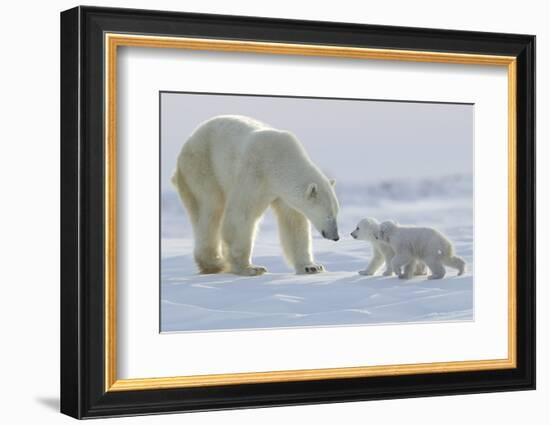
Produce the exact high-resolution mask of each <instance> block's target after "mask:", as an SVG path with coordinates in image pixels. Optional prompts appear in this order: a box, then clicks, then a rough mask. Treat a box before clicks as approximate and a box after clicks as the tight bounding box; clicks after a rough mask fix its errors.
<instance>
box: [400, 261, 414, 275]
mask: <svg viewBox="0 0 550 425" xmlns="http://www.w3.org/2000/svg"><path fill="white" fill-rule="evenodd" d="M417 268H418V261H417V260H416V259H412V260H411V261H410V262H409V263H408V264H407V265H406V266H405V270H404V271H403V275H402V276H399V277H401V278H402V279H412V278H413V276H414V275H415V272H416V270H417Z"/></svg>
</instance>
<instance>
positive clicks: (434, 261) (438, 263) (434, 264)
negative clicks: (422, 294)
mask: <svg viewBox="0 0 550 425" xmlns="http://www.w3.org/2000/svg"><path fill="white" fill-rule="evenodd" d="M425 262H426V265H427V266H428V268H429V269H430V270H431V271H432V274H431V275H430V276H428V279H442V278H443V277H445V273H446V270H445V267H444V266H443V262H442V259H441V258H440V257H439V256H436V255H433V256H431V257H427V258H425Z"/></svg>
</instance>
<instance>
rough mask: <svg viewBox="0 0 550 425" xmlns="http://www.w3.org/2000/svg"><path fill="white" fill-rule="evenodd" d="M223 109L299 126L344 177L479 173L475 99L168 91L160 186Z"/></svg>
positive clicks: (330, 171) (321, 158) (328, 170)
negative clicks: (195, 135) (194, 136)
mask: <svg viewBox="0 0 550 425" xmlns="http://www.w3.org/2000/svg"><path fill="white" fill-rule="evenodd" d="M222 114H231V115H246V116H249V117H252V118H254V119H257V120H259V121H262V122H265V123H266V124H269V125H270V126H271V127H274V128H278V129H282V130H289V131H291V132H293V133H294V134H295V135H296V136H297V137H298V139H299V140H300V142H301V143H302V144H303V145H304V147H305V149H306V150H307V152H308V154H309V156H310V157H311V159H312V160H313V161H314V162H315V163H316V164H317V165H318V166H319V167H320V168H321V169H322V170H323V171H324V172H325V174H326V175H327V176H328V177H330V178H335V179H336V180H337V181H340V182H344V183H346V182H348V183H352V182H353V183H360V182H368V183H372V182H374V181H378V180H391V179H409V178H411V179H416V178H424V177H437V176H443V175H449V174H472V171H473V125H474V106H473V105H464V104H441V103H411V102H396V101H392V102H386V101H371V100H357V101H351V100H333V99H297V98H281V97H256V96H231V95H206V94H185V93H162V94H161V180H162V181H161V190H163V191H164V190H167V189H169V188H170V187H171V186H170V176H171V174H172V171H173V170H174V168H175V163H176V157H177V155H178V153H179V151H180V149H181V147H182V145H183V144H184V143H185V140H186V139H187V137H188V136H189V135H190V134H191V133H192V132H193V130H194V129H195V128H196V127H197V126H198V125H199V124H200V123H201V122H203V121H205V120H207V119H209V118H212V117H214V116H216V115H222Z"/></svg>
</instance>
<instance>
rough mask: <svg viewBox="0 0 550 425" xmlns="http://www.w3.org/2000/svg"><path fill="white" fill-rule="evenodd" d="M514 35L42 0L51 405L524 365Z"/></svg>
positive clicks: (342, 395) (456, 376) (341, 387)
mask: <svg viewBox="0 0 550 425" xmlns="http://www.w3.org/2000/svg"><path fill="white" fill-rule="evenodd" d="M534 70H535V37H534V36H531V35H519V34H495V33H479V32H465V31H450V30H436V29H419V28H404V27H388V26H370V25H357V24H344V23H329V22H313V21H295V20H282V19H265V18H252V17H238V16H221V15H202V14H188V13H176V12H161V11H144V10H130V9H109V8H95V7H77V8H74V9H71V10H68V11H65V12H62V14H61V116H62V122H61V164H62V166H61V192H62V205H61V210H62V217H61V221H62V230H61V249H62V252H61V256H62V279H61V411H62V412H63V413H65V414H68V415H71V416H73V417H76V418H91V417H104V416H121V415H137V414H148V413H163V412H189V411H198V410H215V409H231V408H242V407H258V406H276V405H293V404H309V403H329V402H341V401H353V400H371V399H384V398H399V397H416V396H433V395H449V394H464V393H480V392H489V391H511V390H525V389H534V388H535V150H534V149H535V134H534V128H535V126H534V122H535V106H534V105H535V102H534V100H535V75H534V74H535V71H534Z"/></svg>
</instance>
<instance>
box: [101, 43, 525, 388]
mask: <svg viewBox="0 0 550 425" xmlns="http://www.w3.org/2000/svg"><path fill="white" fill-rule="evenodd" d="M104 42H105V81H106V83H105V135H104V136H105V140H104V143H105V188H104V189H105V235H104V236H105V276H104V278H105V377H104V378H105V391H130V390H149V389H161V388H164V389H165V388H181V387H199V386H213V385H235V384H252V383H267V382H285V381H308V380H319V379H335V378H353V377H374V376H388V375H410V374H415V373H445V372H459V371H481V370H495V369H510V368H515V367H516V326H517V323H516V284H517V283H516V252H517V246H516V242H517V233H516V232H517V229H516V152H517V146H516V84H517V77H516V58H515V57H513V56H493V55H477V54H462V53H443V52H424V51H410V50H392V49H370V48H358V47H339V46H326V45H308V44H287V43H267V42H256V41H235V40H215V39H200V38H179V37H159V36H145V35H128V34H115V33H106V34H105V40H104ZM119 46H134V47H151V48H170V49H190V50H208V51H230V52H248V53H263V54H280V55H302V56H324V57H341V58H355V59H376V60H398V61H409V62H435V63H451V64H470V65H494V66H504V67H507V72H508V357H507V358H506V359H495V360H470V361H454V362H436V363H418V364H399V365H381V366H361V367H343V368H326V369H303V370H284V371H270V372H247V373H230V374H215V375H192V376H174V377H163V378H156V377H152V378H138V379H134V378H132V379H118V378H117V372H116V362H117V350H116V347H117V338H116V337H117V324H116V305H117V304H116V277H117V272H116V265H117V255H116V249H117V243H116V234H117V229H116V211H117V204H116V200H117V196H116V187H117V182H116V163H117V157H116V143H117V142H116V136H117V133H116V123H117V118H116V117H117V110H116V106H117V103H116V100H117V48H118V47H119Z"/></svg>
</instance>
